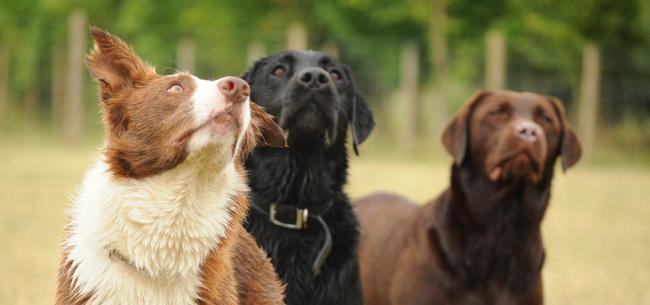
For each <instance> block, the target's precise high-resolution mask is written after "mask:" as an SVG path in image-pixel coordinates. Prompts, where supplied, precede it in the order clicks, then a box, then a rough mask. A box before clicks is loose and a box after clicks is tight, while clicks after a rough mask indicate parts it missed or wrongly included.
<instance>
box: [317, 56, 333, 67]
mask: <svg viewBox="0 0 650 305" xmlns="http://www.w3.org/2000/svg"><path fill="white" fill-rule="evenodd" d="M331 63H332V59H330V58H329V57H327V56H324V57H321V59H319V60H318V64H319V65H322V66H326V65H329V64H331Z"/></svg>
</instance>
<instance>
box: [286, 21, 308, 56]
mask: <svg viewBox="0 0 650 305" xmlns="http://www.w3.org/2000/svg"><path fill="white" fill-rule="evenodd" d="M287 48H288V49H291V50H306V49H307V30H306V29H305V26H304V25H303V24H302V23H299V22H294V23H292V24H291V25H289V28H287Z"/></svg>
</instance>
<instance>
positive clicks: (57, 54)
mask: <svg viewBox="0 0 650 305" xmlns="http://www.w3.org/2000/svg"><path fill="white" fill-rule="evenodd" d="M65 77H66V74H65V48H64V46H63V44H57V45H55V46H54V48H53V49H52V77H51V80H50V87H51V91H50V102H51V107H52V108H51V109H50V111H51V112H50V121H51V126H52V131H54V133H57V134H59V133H60V130H61V125H62V123H63V104H64V100H65Z"/></svg>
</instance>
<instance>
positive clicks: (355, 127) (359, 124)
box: [343, 66, 375, 156]
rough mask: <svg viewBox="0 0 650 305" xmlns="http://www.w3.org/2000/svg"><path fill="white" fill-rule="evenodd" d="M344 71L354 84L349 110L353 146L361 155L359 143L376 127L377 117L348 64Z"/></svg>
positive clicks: (356, 152)
mask: <svg viewBox="0 0 650 305" xmlns="http://www.w3.org/2000/svg"><path fill="white" fill-rule="evenodd" d="M343 71H344V73H345V75H346V76H347V78H348V79H349V80H350V83H351V84H352V91H353V96H352V105H351V107H350V108H351V109H350V110H349V113H351V114H350V127H351V129H352V148H353V149H354V153H355V154H356V155H357V156H358V155H359V145H361V143H363V142H364V141H365V140H366V139H367V138H368V136H370V133H371V132H372V130H373V129H374V128H375V119H374V117H373V115H372V111H371V110H370V107H368V103H367V102H366V98H365V97H364V96H363V95H362V94H361V93H360V92H359V91H357V89H356V86H355V85H354V81H353V80H352V74H351V73H350V69H349V68H348V67H346V66H344V67H343Z"/></svg>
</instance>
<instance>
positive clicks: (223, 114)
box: [172, 107, 241, 149]
mask: <svg viewBox="0 0 650 305" xmlns="http://www.w3.org/2000/svg"><path fill="white" fill-rule="evenodd" d="M235 112H236V111H235V110H234V109H233V108H232V107H227V108H226V109H222V110H219V111H216V112H214V113H213V114H211V115H210V117H209V118H208V119H207V120H206V121H205V122H203V123H202V124H201V125H199V126H196V127H194V128H191V129H189V130H186V131H184V132H183V133H181V134H180V135H179V136H177V137H176V139H175V140H174V141H173V142H172V146H173V147H174V148H176V149H180V148H182V147H185V145H186V144H187V141H189V139H190V138H191V137H192V135H194V134H195V133H197V132H198V131H200V130H203V129H206V128H212V129H218V128H231V129H232V130H233V131H234V134H238V133H239V129H240V128H241V122H240V118H239V116H238V115H236V114H235Z"/></svg>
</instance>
